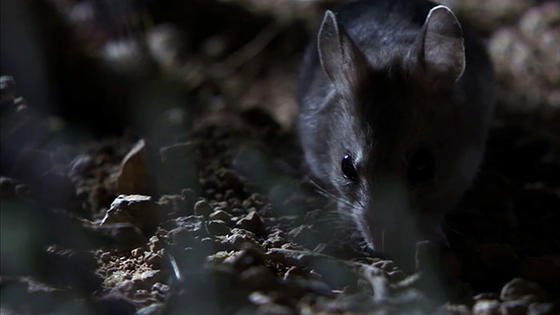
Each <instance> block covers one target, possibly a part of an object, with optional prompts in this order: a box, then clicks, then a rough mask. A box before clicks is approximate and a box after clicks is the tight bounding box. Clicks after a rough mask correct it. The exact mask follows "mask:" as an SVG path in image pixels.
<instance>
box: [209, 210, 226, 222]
mask: <svg viewBox="0 0 560 315" xmlns="http://www.w3.org/2000/svg"><path fill="white" fill-rule="evenodd" d="M209 218H210V219H211V220H222V221H224V222H226V223H228V222H230V221H231V218H232V215H231V214H229V213H227V212H225V211H223V210H216V211H214V212H212V213H211V214H210V216H209Z"/></svg>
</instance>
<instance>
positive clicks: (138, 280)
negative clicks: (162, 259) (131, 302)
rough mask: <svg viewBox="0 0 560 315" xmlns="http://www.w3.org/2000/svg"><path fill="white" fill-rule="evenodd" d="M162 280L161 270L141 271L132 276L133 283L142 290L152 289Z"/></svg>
mask: <svg viewBox="0 0 560 315" xmlns="http://www.w3.org/2000/svg"><path fill="white" fill-rule="evenodd" d="M161 280H162V275H161V272H160V271H159V270H140V271H138V272H135V273H134V274H133V275H132V282H134V284H135V285H137V286H138V287H140V288H151V287H152V286H153V285H154V284H155V283H156V282H159V281H161Z"/></svg>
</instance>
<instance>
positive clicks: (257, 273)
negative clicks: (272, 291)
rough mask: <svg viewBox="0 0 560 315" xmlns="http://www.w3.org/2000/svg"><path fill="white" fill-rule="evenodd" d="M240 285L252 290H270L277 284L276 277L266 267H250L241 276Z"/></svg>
mask: <svg viewBox="0 0 560 315" xmlns="http://www.w3.org/2000/svg"><path fill="white" fill-rule="evenodd" d="M238 280H239V281H240V284H241V285H242V286H244V287H246V288H249V289H251V290H258V289H264V288H270V287H272V286H274V285H275V284H276V277H275V276H274V274H273V273H272V272H271V271H270V270H268V268H267V267H265V266H253V267H249V268H247V269H245V270H243V271H242V272H241V274H239V279H238Z"/></svg>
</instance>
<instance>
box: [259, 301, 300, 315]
mask: <svg viewBox="0 0 560 315" xmlns="http://www.w3.org/2000/svg"><path fill="white" fill-rule="evenodd" d="M294 313H295V312H294V311H292V309H290V308H289V307H287V306H284V305H280V304H264V305H261V306H260V307H259V309H258V310H257V315H265V314H266V315H292V314H294Z"/></svg>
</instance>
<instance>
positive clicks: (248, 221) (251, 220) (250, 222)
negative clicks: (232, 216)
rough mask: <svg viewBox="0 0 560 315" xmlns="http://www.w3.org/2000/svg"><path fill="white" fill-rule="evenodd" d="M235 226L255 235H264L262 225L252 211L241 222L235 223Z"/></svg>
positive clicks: (260, 220)
mask: <svg viewBox="0 0 560 315" xmlns="http://www.w3.org/2000/svg"><path fill="white" fill-rule="evenodd" d="M237 226H239V227H240V228H242V229H245V230H249V231H251V232H253V233H255V234H257V235H264V234H265V233H266V231H265V228H264V223H263V221H262V219H261V217H260V216H259V215H258V214H257V212H256V211H252V212H251V213H249V214H248V215H246V216H245V217H244V218H242V219H241V220H239V221H237Z"/></svg>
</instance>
